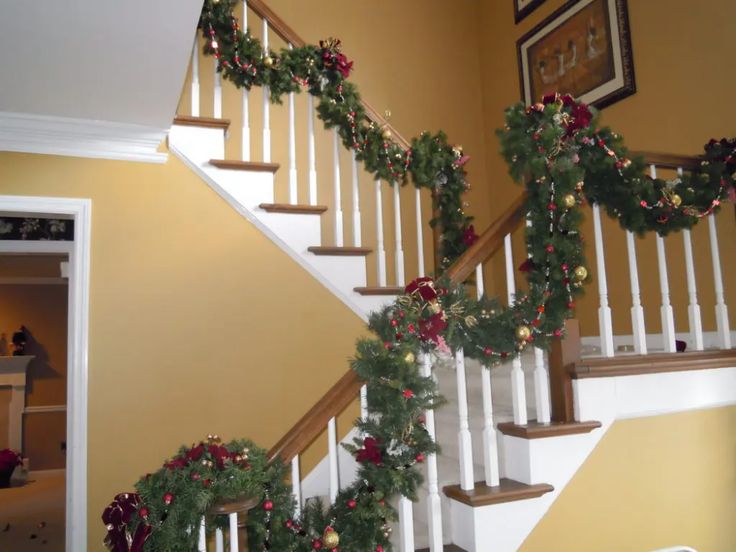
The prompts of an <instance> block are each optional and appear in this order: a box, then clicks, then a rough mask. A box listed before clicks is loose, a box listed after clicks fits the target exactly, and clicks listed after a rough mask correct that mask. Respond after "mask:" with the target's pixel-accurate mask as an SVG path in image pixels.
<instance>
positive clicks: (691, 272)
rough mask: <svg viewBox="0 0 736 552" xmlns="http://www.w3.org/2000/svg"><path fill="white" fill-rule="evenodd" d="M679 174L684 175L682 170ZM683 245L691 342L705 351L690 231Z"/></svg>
mask: <svg viewBox="0 0 736 552" xmlns="http://www.w3.org/2000/svg"><path fill="white" fill-rule="evenodd" d="M678 172H680V173H682V169H680V170H679V171H678ZM682 245H683V247H684V248H685V272H686V274H687V295H688V299H689V300H688V306H687V320H688V327H689V328H690V340H691V341H692V346H693V348H694V349H695V350H696V351H702V350H703V322H702V318H701V316H700V305H699V304H698V286H697V284H696V281H695V262H694V261H693V242H692V236H691V235H690V230H683V231H682Z"/></svg>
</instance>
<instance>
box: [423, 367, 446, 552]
mask: <svg viewBox="0 0 736 552" xmlns="http://www.w3.org/2000/svg"><path fill="white" fill-rule="evenodd" d="M419 362H420V365H421V367H422V368H421V370H422V376H424V377H425V378H431V377H432V357H431V356H430V355H429V354H426V353H425V354H422V355H420V357H419ZM424 418H425V422H424V424H425V425H424V427H425V428H426V430H427V433H428V434H429V436H430V437H431V438H432V439H433V440H434V439H435V435H436V432H435V427H434V410H432V409H430V410H427V411H426V412H425V413H424ZM426 461H427V526H428V530H429V550H430V552H440V551H441V550H442V549H443V544H442V504H441V501H440V488H439V478H438V475H437V455H436V454H430V455H428V456H427V460H426Z"/></svg>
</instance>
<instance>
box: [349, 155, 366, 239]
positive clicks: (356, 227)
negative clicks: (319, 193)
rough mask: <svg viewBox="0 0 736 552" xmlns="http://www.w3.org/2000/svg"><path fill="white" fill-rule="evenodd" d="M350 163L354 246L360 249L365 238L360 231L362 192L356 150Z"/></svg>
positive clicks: (351, 156)
mask: <svg viewBox="0 0 736 552" xmlns="http://www.w3.org/2000/svg"><path fill="white" fill-rule="evenodd" d="M350 161H351V165H352V177H353V245H354V246H355V247H360V246H361V244H362V241H363V236H362V232H361V229H360V191H359V190H358V160H357V159H356V158H355V150H350Z"/></svg>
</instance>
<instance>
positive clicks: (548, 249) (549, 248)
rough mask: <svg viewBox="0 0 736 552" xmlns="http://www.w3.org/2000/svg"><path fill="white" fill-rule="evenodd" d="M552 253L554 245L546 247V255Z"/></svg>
mask: <svg viewBox="0 0 736 552" xmlns="http://www.w3.org/2000/svg"><path fill="white" fill-rule="evenodd" d="M554 251H555V246H554V245H552V244H550V245H548V246H547V253H554Z"/></svg>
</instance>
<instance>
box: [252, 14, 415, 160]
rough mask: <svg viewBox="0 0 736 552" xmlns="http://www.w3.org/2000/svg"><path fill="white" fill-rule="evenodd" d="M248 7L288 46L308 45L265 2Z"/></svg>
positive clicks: (369, 111)
mask: <svg viewBox="0 0 736 552" xmlns="http://www.w3.org/2000/svg"><path fill="white" fill-rule="evenodd" d="M248 7H249V8H250V9H252V10H253V12H255V13H256V14H257V15H258V16H260V17H262V18H263V19H265V20H266V21H268V24H269V26H270V27H271V29H272V30H273V31H274V32H275V33H276V34H277V35H278V36H280V37H281V38H282V39H283V40H285V41H286V42H287V43H288V44H291V45H292V46H294V47H301V46H305V45H306V41H305V40H304V39H303V38H302V37H300V36H299V35H298V34H297V33H296V31H295V30H294V29H292V28H291V27H290V26H289V25H287V23H286V22H285V21H284V20H283V19H281V17H279V16H278V15H277V14H276V13H275V12H274V11H273V10H272V9H271V8H270V7H268V6H267V5H266V3H265V2H263V0H248ZM360 103H361V105H362V106H363V109H365V113H366V116H367V117H368V119H370V120H371V121H373V122H374V123H375V124H376V125H378V126H379V127H381V128H385V129H387V130H390V131H391V135H392V138H391V140H392V141H393V142H395V143H396V144H397V145H398V146H401V147H402V148H404V149H405V150H406V149H409V148H410V147H411V144H410V142H409V141H408V140H407V139H406V138H404V137H403V136H402V135H401V134H399V133H398V132H397V131H396V129H395V128H394V127H392V126H391V125H390V124H389V123H388V121H386V119H385V118H384V117H382V116H381V115H379V114H378V111H376V110H375V109H374V108H373V107H372V106H371V105H370V104H369V103H368V102H366V101H365V100H363V99H361V101H360Z"/></svg>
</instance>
